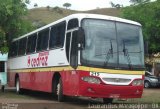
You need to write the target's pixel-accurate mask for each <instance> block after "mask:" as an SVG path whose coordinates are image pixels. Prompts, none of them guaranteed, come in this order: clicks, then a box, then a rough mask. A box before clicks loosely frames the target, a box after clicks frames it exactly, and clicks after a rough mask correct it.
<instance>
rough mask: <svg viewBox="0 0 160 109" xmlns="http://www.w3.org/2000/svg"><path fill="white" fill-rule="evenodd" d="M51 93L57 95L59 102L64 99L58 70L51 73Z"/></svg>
mask: <svg viewBox="0 0 160 109" xmlns="http://www.w3.org/2000/svg"><path fill="white" fill-rule="evenodd" d="M52 93H53V94H54V95H56V96H57V98H58V101H59V102H62V101H63V100H64V95H63V82H62V76H61V75H60V73H59V72H55V74H54V75H53V78H52Z"/></svg>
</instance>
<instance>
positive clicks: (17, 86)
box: [16, 80, 19, 92]
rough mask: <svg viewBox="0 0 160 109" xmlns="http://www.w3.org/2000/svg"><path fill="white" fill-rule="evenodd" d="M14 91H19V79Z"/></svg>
mask: <svg viewBox="0 0 160 109" xmlns="http://www.w3.org/2000/svg"><path fill="white" fill-rule="evenodd" d="M16 91H17V92H19V80H17V82H16Z"/></svg>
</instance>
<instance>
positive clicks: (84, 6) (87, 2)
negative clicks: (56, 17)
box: [27, 0, 130, 11]
mask: <svg viewBox="0 0 160 109" xmlns="http://www.w3.org/2000/svg"><path fill="white" fill-rule="evenodd" d="M111 1H112V2H113V3H114V4H120V5H123V6H128V5H130V2H129V0H30V5H28V6H27V7H28V8H29V9H31V8H34V4H35V3H37V4H38V7H46V6H50V7H55V6H58V7H63V4H64V3H70V4H71V7H70V8H69V9H72V10H79V11H86V10H92V9H96V8H109V7H111V5H110V2H111Z"/></svg>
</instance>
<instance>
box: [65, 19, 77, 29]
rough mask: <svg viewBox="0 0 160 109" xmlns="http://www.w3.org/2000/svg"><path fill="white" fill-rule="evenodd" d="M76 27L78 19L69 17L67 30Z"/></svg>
mask: <svg viewBox="0 0 160 109" xmlns="http://www.w3.org/2000/svg"><path fill="white" fill-rule="evenodd" d="M76 27H78V19H71V20H69V22H68V26H67V30H70V29H73V28H76Z"/></svg>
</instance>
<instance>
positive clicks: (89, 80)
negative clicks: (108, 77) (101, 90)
mask: <svg viewBox="0 0 160 109" xmlns="http://www.w3.org/2000/svg"><path fill="white" fill-rule="evenodd" d="M82 80H83V81H85V82H88V83H94V84H100V83H101V81H100V80H99V79H98V78H95V77H91V76H86V77H82Z"/></svg>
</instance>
